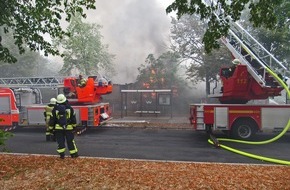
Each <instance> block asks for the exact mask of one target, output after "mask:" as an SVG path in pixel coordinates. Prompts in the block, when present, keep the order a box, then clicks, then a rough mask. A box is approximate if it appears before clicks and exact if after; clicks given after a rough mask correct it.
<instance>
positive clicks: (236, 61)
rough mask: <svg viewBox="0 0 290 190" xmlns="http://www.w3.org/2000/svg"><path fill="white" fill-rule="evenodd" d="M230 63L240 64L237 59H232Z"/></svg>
mask: <svg viewBox="0 0 290 190" xmlns="http://www.w3.org/2000/svg"><path fill="white" fill-rule="evenodd" d="M232 62H233V64H234V65H238V64H240V60H239V59H234V60H233V61H232Z"/></svg>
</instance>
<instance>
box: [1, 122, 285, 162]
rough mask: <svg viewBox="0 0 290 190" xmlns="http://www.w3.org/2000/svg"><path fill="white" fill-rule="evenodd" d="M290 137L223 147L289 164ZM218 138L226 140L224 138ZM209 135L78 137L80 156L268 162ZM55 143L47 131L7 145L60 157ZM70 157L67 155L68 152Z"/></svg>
mask: <svg viewBox="0 0 290 190" xmlns="http://www.w3.org/2000/svg"><path fill="white" fill-rule="evenodd" d="M289 135H290V134H286V135H285V136H283V137H282V138H281V139H279V140H278V141H276V142H274V143H271V144H267V145H245V144H236V143H228V142H227V143H223V144H225V145H229V146H231V147H233V148H238V149H239V150H242V151H246V152H250V153H254V154H258V155H262V156H266V157H272V158H276V159H283V160H290V151H289V145H290V136H289ZM274 136H275V134H258V138H257V139H255V140H263V139H269V138H272V137H274ZM218 137H225V136H222V135H221V134H219V135H218ZM207 139H208V135H207V134H205V133H202V132H196V131H192V130H174V129H152V128H151V129H148V128H147V129H146V128H110V127H99V128H96V129H91V130H87V131H86V132H85V133H84V134H82V135H80V136H76V144H77V146H78V149H79V154H80V156H88V157H105V158H128V159H146V160H166V161H195V162H219V163H254V164H265V163H267V162H264V161H261V160H256V159H252V158H248V157H245V156H241V155H238V154H235V153H232V152H229V151H227V150H224V149H221V148H215V147H214V146H212V145H210V144H209V143H208V142H207ZM56 147H57V144H56V142H46V141H45V135H44V129H37V128H26V129H17V130H16V131H15V132H14V137H12V138H11V139H9V140H8V141H7V142H6V149H7V150H8V151H9V152H11V153H29V154H49V155H57V153H56ZM67 154H68V151H67Z"/></svg>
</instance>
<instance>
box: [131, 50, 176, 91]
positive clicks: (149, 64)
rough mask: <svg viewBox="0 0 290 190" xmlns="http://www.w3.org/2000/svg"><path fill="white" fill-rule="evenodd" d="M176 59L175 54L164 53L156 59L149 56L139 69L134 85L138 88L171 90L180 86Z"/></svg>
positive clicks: (151, 55)
mask: <svg viewBox="0 0 290 190" xmlns="http://www.w3.org/2000/svg"><path fill="white" fill-rule="evenodd" d="M178 58H179V56H178V55H177V54H176V53H172V52H166V53H163V54H162V55H161V56H159V57H158V58H157V59H156V58H155V57H154V55H153V54H149V55H148V56H147V58H146V60H145V64H142V65H141V66H140V67H139V68H138V71H139V75H138V77H137V82H136V84H137V85H138V87H139V88H144V89H146V88H150V89H167V88H169V89H171V88H172V86H180V84H181V83H182V79H181V78H180V77H179V76H178V73H177V72H178Z"/></svg>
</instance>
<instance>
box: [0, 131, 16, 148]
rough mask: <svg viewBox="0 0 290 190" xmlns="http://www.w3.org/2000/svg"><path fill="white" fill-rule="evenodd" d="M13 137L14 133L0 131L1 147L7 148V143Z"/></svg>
mask: <svg viewBox="0 0 290 190" xmlns="http://www.w3.org/2000/svg"><path fill="white" fill-rule="evenodd" d="M12 136H13V134H12V133H10V132H7V131H3V130H1V129H0V146H5V141H6V140H7V139H9V138H10V137H12Z"/></svg>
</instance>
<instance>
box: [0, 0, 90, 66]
mask: <svg viewBox="0 0 290 190" xmlns="http://www.w3.org/2000/svg"><path fill="white" fill-rule="evenodd" d="M94 3H95V1H94V0H73V1H69V0H64V1H61V0H55V1H51V0H35V1H26V0H18V1H15V0H13V1H11V0H2V1H1V6H0V26H3V28H2V31H3V32H4V33H11V34H13V38H14V40H15V42H14V43H15V45H17V47H18V49H19V52H20V54H22V53H24V52H25V47H28V48H29V49H31V50H32V51H38V50H41V51H43V52H44V54H45V55H48V54H52V55H59V51H58V50H56V49H55V48H54V47H53V46H52V45H51V43H50V42H49V41H48V40H47V39H45V38H44V35H46V36H48V37H50V38H63V37H64V36H67V35H69V33H67V32H65V31H64V30H63V29H62V27H61V21H63V18H62V17H63V15H65V17H64V19H65V20H66V21H70V20H71V17H72V16H73V15H75V13H80V14H81V15H82V17H86V15H85V14H84V12H83V8H86V9H95V5H94ZM12 53H13V51H12V50H11V49H9V48H8V47H5V46H4V45H3V44H2V36H0V60H1V61H4V62H9V63H12V62H16V61H17V59H16V58H15V57H14V56H13V55H12Z"/></svg>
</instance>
